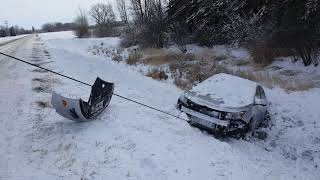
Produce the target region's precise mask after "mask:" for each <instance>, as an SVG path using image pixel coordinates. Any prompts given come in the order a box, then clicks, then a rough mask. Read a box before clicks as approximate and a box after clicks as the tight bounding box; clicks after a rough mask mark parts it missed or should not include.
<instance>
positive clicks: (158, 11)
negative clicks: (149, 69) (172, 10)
mask: <svg viewBox="0 0 320 180" xmlns="http://www.w3.org/2000/svg"><path fill="white" fill-rule="evenodd" d="M131 4H132V12H133V18H134V24H135V27H133V28H136V29H138V30H133V31H132V32H138V33H139V34H137V35H136V36H131V37H137V42H139V44H140V45H142V46H147V47H163V46H164V45H165V41H166V31H167V24H166V23H165V18H166V17H165V16H166V15H165V10H164V2H163V0H131Z"/></svg>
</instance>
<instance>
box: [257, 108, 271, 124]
mask: <svg viewBox="0 0 320 180" xmlns="http://www.w3.org/2000/svg"><path fill="white" fill-rule="evenodd" d="M270 120H271V116H270V113H269V111H267V112H266V114H265V116H264V119H263V121H262V122H261V123H260V125H259V127H262V128H267V127H268V126H269V124H270Z"/></svg>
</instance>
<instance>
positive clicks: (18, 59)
mask: <svg viewBox="0 0 320 180" xmlns="http://www.w3.org/2000/svg"><path fill="white" fill-rule="evenodd" d="M0 54H1V55H3V56H6V57H9V58H11V59H13V60H16V61H20V62H23V63H25V64H28V65H30V66H34V67H37V68H39V69H42V70H45V71H47V72H50V73H53V74H55V75H58V76H61V77H63V78H66V79H69V80H72V81H75V82H78V83H80V84H83V85H86V86H90V87H92V85H90V84H88V83H86V82H83V81H80V80H77V79H75V78H72V77H70V76H67V75H64V74H61V73H58V72H55V71H53V70H50V69H47V68H44V67H41V66H39V65H37V64H33V63H30V62H28V61H25V60H22V59H20V58H17V57H14V56H11V55H9V54H6V53H3V52H0ZM112 95H114V96H116V97H119V98H121V99H124V100H126V101H130V102H133V103H135V104H138V105H140V106H143V107H146V108H149V109H152V110H154V111H157V112H160V113H162V114H166V115H168V116H171V117H174V118H177V119H180V120H183V121H188V120H187V119H184V118H181V117H179V116H177V115H174V114H171V113H169V112H166V111H164V110H161V109H158V108H155V107H153V106H150V105H147V104H144V103H142V102H139V101H136V100H133V99H130V98H128V97H125V96H122V95H119V94H116V93H114V92H112Z"/></svg>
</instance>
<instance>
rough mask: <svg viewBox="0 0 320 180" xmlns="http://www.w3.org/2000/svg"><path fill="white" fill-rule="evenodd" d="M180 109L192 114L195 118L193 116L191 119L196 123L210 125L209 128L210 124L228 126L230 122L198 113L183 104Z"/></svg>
mask: <svg viewBox="0 0 320 180" xmlns="http://www.w3.org/2000/svg"><path fill="white" fill-rule="evenodd" d="M181 111H182V112H185V113H186V114H189V115H191V116H194V117H195V118H193V119H192V120H193V121H195V122H196V123H198V124H201V125H203V126H207V127H210V128H212V127H211V126H214V125H219V126H223V127H228V126H229V123H230V122H229V121H228V120H220V119H217V118H214V117H211V116H208V115H205V114H202V113H199V112H197V111H194V110H192V109H189V108H186V107H184V106H182V107H181Z"/></svg>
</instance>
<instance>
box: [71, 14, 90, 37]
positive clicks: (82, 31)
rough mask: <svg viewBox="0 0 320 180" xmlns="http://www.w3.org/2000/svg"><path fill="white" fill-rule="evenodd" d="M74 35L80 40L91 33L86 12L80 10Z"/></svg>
mask: <svg viewBox="0 0 320 180" xmlns="http://www.w3.org/2000/svg"><path fill="white" fill-rule="evenodd" d="M74 23H75V28H74V33H75V35H76V36H77V37H78V38H84V37H86V36H87V35H88V32H89V23H88V17H87V14H86V12H85V10H83V9H80V8H79V12H78V15H77V17H76V19H75V21H74Z"/></svg>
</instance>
